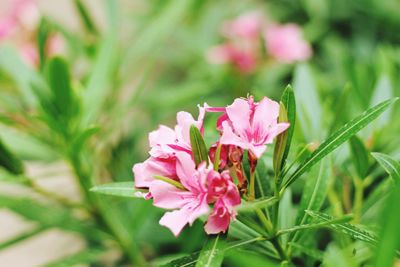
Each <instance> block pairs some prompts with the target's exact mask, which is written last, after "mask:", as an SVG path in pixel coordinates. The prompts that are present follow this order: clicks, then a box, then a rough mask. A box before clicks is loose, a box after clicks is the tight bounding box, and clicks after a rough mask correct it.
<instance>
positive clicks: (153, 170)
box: [132, 157, 176, 188]
mask: <svg viewBox="0 0 400 267" xmlns="http://www.w3.org/2000/svg"><path fill="white" fill-rule="evenodd" d="M175 164H176V163H175V160H174V159H172V160H162V159H157V158H152V157H151V158H148V159H147V160H146V161H144V162H142V163H137V164H135V165H134V166H133V169H132V171H133V174H134V176H135V186H136V187H140V188H146V187H149V186H150V183H151V182H153V181H154V175H162V176H166V177H169V178H171V179H176V169H175Z"/></svg>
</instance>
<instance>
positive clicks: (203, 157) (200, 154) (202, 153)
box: [190, 125, 208, 166]
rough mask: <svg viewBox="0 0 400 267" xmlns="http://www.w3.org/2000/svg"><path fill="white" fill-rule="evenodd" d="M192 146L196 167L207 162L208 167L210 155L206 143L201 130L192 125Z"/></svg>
mask: <svg viewBox="0 0 400 267" xmlns="http://www.w3.org/2000/svg"><path fill="white" fill-rule="evenodd" d="M190 145H191V146H192V153H193V158H194V162H195V163H196V166H198V165H199V164H200V163H202V162H205V163H206V164H207V165H208V153H207V147H206V143H205V142H204V139H203V136H201V133H200V131H199V129H198V128H197V127H196V126H194V125H192V126H190Z"/></svg>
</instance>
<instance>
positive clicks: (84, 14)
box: [75, 0, 98, 34]
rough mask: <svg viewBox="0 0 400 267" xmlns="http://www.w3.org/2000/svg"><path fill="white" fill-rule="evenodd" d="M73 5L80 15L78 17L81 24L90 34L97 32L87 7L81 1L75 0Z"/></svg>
mask: <svg viewBox="0 0 400 267" xmlns="http://www.w3.org/2000/svg"><path fill="white" fill-rule="evenodd" d="M75 7H76V9H77V11H78V13H79V15H80V19H81V21H82V23H83V25H84V26H85V29H86V30H87V31H88V32H89V33H91V34H97V33H98V30H97V28H96V25H95V24H94V22H93V20H92V18H91V17H90V14H89V12H88V10H87V8H86V7H85V5H84V4H83V3H82V1H81V0H75Z"/></svg>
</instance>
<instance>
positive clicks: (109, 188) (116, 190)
mask: <svg viewBox="0 0 400 267" xmlns="http://www.w3.org/2000/svg"><path fill="white" fill-rule="evenodd" d="M90 191H91V192H95V193H99V194H104V195H111V196H118V197H130V198H138V197H139V198H140V197H141V193H142V192H141V191H140V190H137V189H136V188H135V184H134V183H133V182H117V183H108V184H102V185H97V186H95V187H92V188H91V189H90Z"/></svg>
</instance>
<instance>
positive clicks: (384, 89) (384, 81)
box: [371, 74, 393, 130]
mask: <svg viewBox="0 0 400 267" xmlns="http://www.w3.org/2000/svg"><path fill="white" fill-rule="evenodd" d="M392 97H393V89H392V85H391V83H390V79H389V76H388V75H387V74H382V75H381V76H380V77H379V80H378V82H377V84H376V87H375V89H374V93H373V95H372V98H371V106H375V105H377V104H378V103H380V102H382V101H384V100H385V99H389V98H392ZM390 115H391V109H390V108H389V109H388V110H387V111H385V112H384V113H383V114H382V116H380V117H379V119H377V120H376V121H375V122H374V123H373V124H372V125H373V128H375V129H377V130H378V129H379V128H381V127H383V126H384V125H386V124H387V123H389V122H390Z"/></svg>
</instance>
